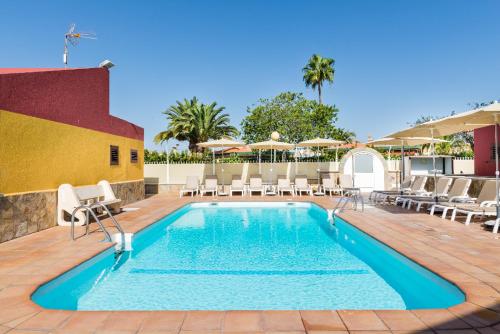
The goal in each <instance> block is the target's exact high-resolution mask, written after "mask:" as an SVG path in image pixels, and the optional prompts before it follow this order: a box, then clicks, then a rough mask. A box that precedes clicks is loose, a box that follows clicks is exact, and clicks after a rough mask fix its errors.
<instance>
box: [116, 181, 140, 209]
mask: <svg viewBox="0 0 500 334" xmlns="http://www.w3.org/2000/svg"><path fill="white" fill-rule="evenodd" d="M111 188H112V189H113V192H114V193H115V196H116V197H117V198H120V199H121V200H122V203H121V204H122V205H127V204H130V203H134V202H137V201H140V200H143V199H144V191H145V190H144V180H140V181H133V182H118V183H112V184H111Z"/></svg>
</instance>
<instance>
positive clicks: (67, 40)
mask: <svg viewBox="0 0 500 334" xmlns="http://www.w3.org/2000/svg"><path fill="white" fill-rule="evenodd" d="M75 28H76V24H74V23H72V24H71V25H70V26H69V29H68V32H67V33H65V34H64V54H63V62H64V67H67V66H68V54H69V52H68V45H69V44H71V45H73V46H77V45H78V42H79V41H80V39H81V38H87V39H97V37H96V35H95V34H94V33H90V32H76V31H75Z"/></svg>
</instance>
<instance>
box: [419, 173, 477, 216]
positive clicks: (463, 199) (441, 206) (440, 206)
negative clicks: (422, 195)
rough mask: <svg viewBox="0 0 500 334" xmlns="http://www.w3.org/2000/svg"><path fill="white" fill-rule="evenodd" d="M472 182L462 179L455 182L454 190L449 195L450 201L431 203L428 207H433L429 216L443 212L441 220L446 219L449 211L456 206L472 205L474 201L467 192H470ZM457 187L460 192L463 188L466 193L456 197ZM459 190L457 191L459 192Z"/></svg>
mask: <svg viewBox="0 0 500 334" xmlns="http://www.w3.org/2000/svg"><path fill="white" fill-rule="evenodd" d="M471 182H472V180H471V179H469V178H463V179H462V178H460V179H457V180H455V182H454V183H453V186H452V187H451V189H452V190H450V192H449V193H448V200H447V201H441V202H439V203H429V204H428V205H431V208H430V212H429V214H430V215H431V216H432V215H434V212H436V209H437V211H441V210H442V211H443V213H442V215H441V218H443V219H444V218H446V215H447V214H448V211H450V210H453V209H454V208H455V206H456V205H457V204H459V203H462V204H463V203H470V202H472V201H473V199H472V198H471V197H469V195H467V192H468V191H469V187H470V184H471ZM455 187H457V189H458V190H460V188H461V187H463V189H465V193H462V194H459V195H455V189H454V188H455ZM458 190H456V191H457V192H458Z"/></svg>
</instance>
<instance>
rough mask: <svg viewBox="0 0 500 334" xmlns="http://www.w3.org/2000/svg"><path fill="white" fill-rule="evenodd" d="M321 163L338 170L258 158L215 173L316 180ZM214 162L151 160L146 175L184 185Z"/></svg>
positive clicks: (463, 162) (395, 167)
mask: <svg viewBox="0 0 500 334" xmlns="http://www.w3.org/2000/svg"><path fill="white" fill-rule="evenodd" d="M387 164H388V170H389V171H390V172H392V173H390V174H391V175H394V174H395V173H394V172H397V171H399V170H400V165H401V161H400V160H387ZM318 166H319V170H320V171H321V172H322V173H326V172H331V173H338V170H339V162H335V161H325V162H320V163H319V165H318V163H317V162H276V163H274V164H271V163H269V162H265V163H262V164H261V166H260V170H259V164H258V163H256V162H245V163H223V164H220V163H218V164H215V175H217V177H218V179H219V183H221V184H222V183H224V184H230V183H231V178H232V176H233V175H241V177H242V179H243V180H247V181H248V178H249V176H250V175H253V174H261V175H262V177H263V179H264V181H275V180H276V179H277V177H278V175H286V176H287V177H289V178H290V179H293V178H294V177H295V176H296V175H306V176H307V177H308V178H309V179H311V180H314V179H316V178H317V177H318V172H317V171H318ZM212 168H213V166H212V164H211V163H171V164H166V163H149V164H148V163H147V164H145V165H144V177H145V181H146V184H150V185H152V184H155V185H158V186H170V185H173V186H175V185H181V184H184V183H185V182H186V177H187V176H189V175H195V176H198V177H199V178H200V180H203V179H204V177H205V176H207V175H213V170H212ZM453 170H454V173H455V174H474V160H473V159H463V158H457V159H454V160H453Z"/></svg>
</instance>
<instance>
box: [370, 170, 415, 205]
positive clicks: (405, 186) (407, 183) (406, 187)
mask: <svg viewBox="0 0 500 334" xmlns="http://www.w3.org/2000/svg"><path fill="white" fill-rule="evenodd" d="M414 181H415V176H407V177H406V178H405V179H404V180H403V182H402V183H401V185H400V187H399V188H398V187H393V188H391V189H390V190H373V191H372V192H371V193H370V196H369V197H368V199H369V200H373V201H374V202H376V201H377V196H379V195H380V194H384V193H385V194H389V193H390V194H401V193H405V192H409V191H410V190H411V185H412V184H413V182H414Z"/></svg>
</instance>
